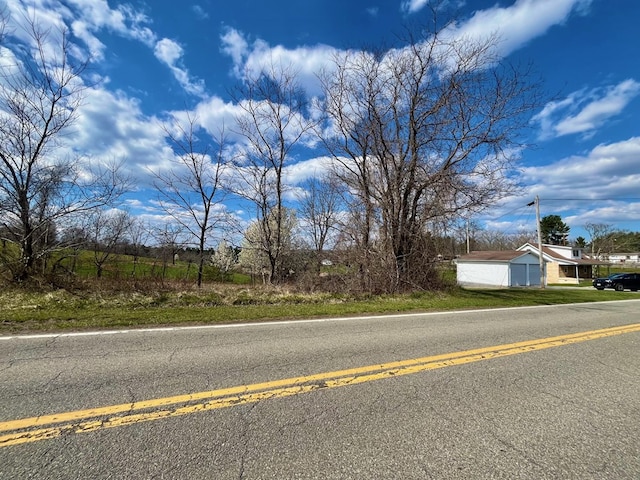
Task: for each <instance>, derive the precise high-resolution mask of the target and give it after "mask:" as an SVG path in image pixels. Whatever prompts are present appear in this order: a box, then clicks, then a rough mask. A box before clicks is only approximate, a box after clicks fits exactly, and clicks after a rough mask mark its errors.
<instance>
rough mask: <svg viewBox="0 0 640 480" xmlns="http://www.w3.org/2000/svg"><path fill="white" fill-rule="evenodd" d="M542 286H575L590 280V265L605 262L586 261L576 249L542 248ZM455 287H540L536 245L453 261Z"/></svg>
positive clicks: (578, 249) (584, 256) (580, 251)
mask: <svg viewBox="0 0 640 480" xmlns="http://www.w3.org/2000/svg"><path fill="white" fill-rule="evenodd" d="M542 259H543V262H544V263H543V268H544V274H545V283H546V284H549V283H560V284H562V283H565V284H578V283H579V282H580V279H584V278H589V279H590V278H592V277H593V266H594V265H607V262H603V261H599V260H595V259H591V258H589V257H588V256H587V255H585V254H584V253H582V250H581V249H580V248H576V247H567V246H560V245H546V244H545V245H543V246H542ZM456 264H457V282H458V285H478V286H494V287H524V286H527V287H529V286H540V280H541V279H540V256H539V249H538V247H537V245H532V244H530V243H525V244H524V245H522V246H521V247H520V248H518V249H517V250H504V251H484V252H482V251H478V252H471V253H470V254H467V255H463V256H461V257H459V258H458V259H457V260H456Z"/></svg>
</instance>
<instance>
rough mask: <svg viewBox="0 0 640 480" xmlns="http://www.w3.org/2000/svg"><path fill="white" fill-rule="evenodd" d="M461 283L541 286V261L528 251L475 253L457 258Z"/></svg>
mask: <svg viewBox="0 0 640 480" xmlns="http://www.w3.org/2000/svg"><path fill="white" fill-rule="evenodd" d="M456 264H457V281H458V285H467V286H472V285H475V286H492V287H523V286H527V287H529V286H534V285H540V261H539V259H538V257H537V256H536V255H534V254H533V253H530V252H526V251H518V250H504V251H492V252H489V251H486V252H471V253H469V254H467V255H463V256H461V257H459V258H457V259H456Z"/></svg>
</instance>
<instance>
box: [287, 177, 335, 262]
mask: <svg viewBox="0 0 640 480" xmlns="http://www.w3.org/2000/svg"><path fill="white" fill-rule="evenodd" d="M301 187H302V188H303V190H304V193H303V194H302V195H301V197H300V200H299V207H298V211H299V212H300V217H301V219H302V221H303V224H304V225H305V227H304V230H305V231H306V232H307V233H308V234H309V236H310V238H311V242H312V245H313V249H314V251H315V254H316V262H317V265H316V267H317V270H318V271H319V270H320V262H322V252H323V251H324V249H325V247H326V245H327V242H328V241H329V239H330V234H331V232H332V231H335V229H336V227H337V223H338V216H339V214H340V210H339V209H340V206H341V200H340V199H341V193H340V191H339V189H338V187H337V185H336V184H335V182H334V181H332V180H330V179H318V178H311V179H309V180H307V181H306V182H305V183H304V184H302V185H301Z"/></svg>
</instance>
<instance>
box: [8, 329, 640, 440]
mask: <svg viewBox="0 0 640 480" xmlns="http://www.w3.org/2000/svg"><path fill="white" fill-rule="evenodd" d="M638 331H640V323H637V324H632V325H625V326H621V327H612V328H605V329H601V330H592V331H588V332H580V333H574V334H569V335H560V336H556V337H548V338H542V339H537V340H529V341H524V342H516V343H509V344H505V345H497V346H493V347H484V348H477V349H473V350H465V351H461V352H454V353H446V354H442V355H433V356H429V357H422V358H415V359H411V360H402V361H397V362H389V363H383V364H379V365H370V366H366V367H359V368H351V369H347V370H337V371H333V372H325V373H319V374H315V375H308V376H301V377H293V378H286V379H282V380H276V381H271V382H263V383H254V384H251V385H240V386H237V387H230V388H223V389H219V390H211V391H207V392H198V393H190V394H186V395H177V396H173V397H165V398H157V399H153V400H146V401H142V402H134V403H123V404H120V405H111V406H107V407H100V408H93V409H88V410H77V411H73V412H64V413H57V414H53V415H43V416H40V417H32V418H24V419H21V420H11V421H7V422H0V432H8V433H5V434H3V435H0V447H7V446H11V445H19V444H22V443H30V442H36V441H38V440H46V439H50V438H56V437H59V436H61V435H63V434H72V433H84V432H92V431H96V430H101V429H105V428H113V427H120V426H124V425H131V424H135V423H140V422H149V421H152V420H159V419H162V418H168V417H177V416H181V415H189V414H192V413H197V412H204V411H208V410H215V409H219V408H226V407H232V406H236V405H243V404H247V403H255V402H259V401H261V400H267V399H271V398H280V397H290V396H292V395H299V394H301V393H307V392H311V391H314V390H319V389H324V388H336V387H344V386H348V385H357V384H359V383H365V382H370V381H373V380H381V379H384V378H389V377H397V376H401V375H410V374H413V373H418V372H424V371H427V370H435V369H437V368H443V367H449V366H454V365H463V364H467V363H472V362H478V361H480V360H488V359H492V358H499V357H506V356H508V355H516V354H519V353H525V352H532V351H535V350H543V349H546V348H552V347H558V346H561V345H570V344H573V343H579V342H585V341H588V340H595V339H598V338H605V337H611V336H614V335H622V334H624V333H631V332H638Z"/></svg>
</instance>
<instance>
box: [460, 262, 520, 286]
mask: <svg viewBox="0 0 640 480" xmlns="http://www.w3.org/2000/svg"><path fill="white" fill-rule="evenodd" d="M458 284H459V285H490V286H496V287H508V286H509V264H508V263H506V262H468V263H467V262H463V261H458Z"/></svg>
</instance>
